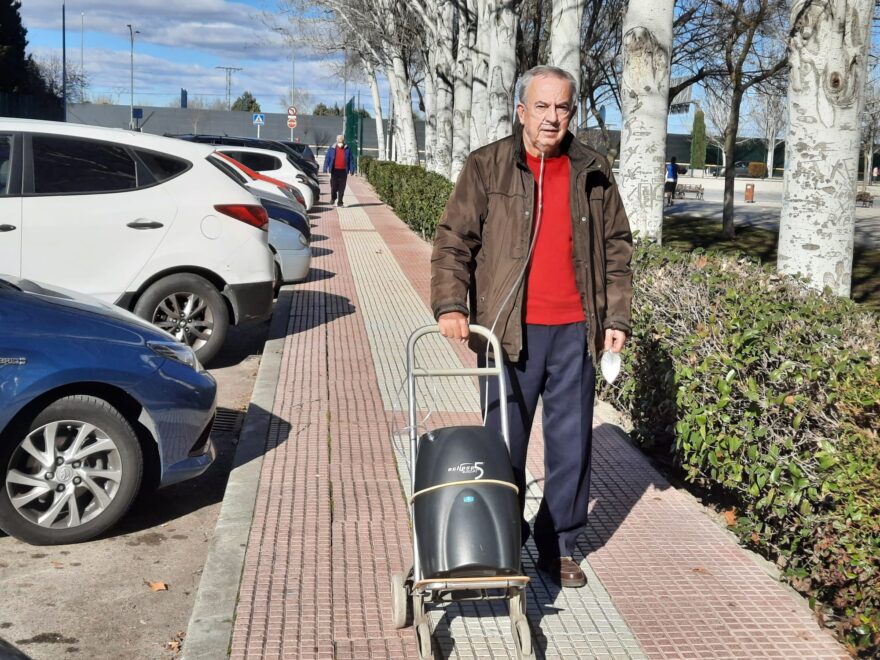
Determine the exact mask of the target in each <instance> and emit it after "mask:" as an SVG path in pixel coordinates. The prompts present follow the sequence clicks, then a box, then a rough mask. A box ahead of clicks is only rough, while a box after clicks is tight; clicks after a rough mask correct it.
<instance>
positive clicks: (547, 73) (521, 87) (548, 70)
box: [516, 64, 577, 107]
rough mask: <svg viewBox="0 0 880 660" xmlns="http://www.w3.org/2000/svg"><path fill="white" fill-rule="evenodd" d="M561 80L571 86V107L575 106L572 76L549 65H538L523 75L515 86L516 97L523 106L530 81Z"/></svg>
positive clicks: (575, 90)
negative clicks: (540, 79)
mask: <svg viewBox="0 0 880 660" xmlns="http://www.w3.org/2000/svg"><path fill="white" fill-rule="evenodd" d="M548 77H549V78H561V79H563V80H567V81H568V83H569V84H570V85H571V99H570V100H571V105H572V107H573V106H575V105H577V81H576V80H575V79H574V76H573V75H571V74H570V73H569V72H568V71H566V70H565V69H560V68H559V67H558V66H549V65H543V64H542V65H540V66H534V67H532V68H531V69H529V70H528V71H526V72H525V73H524V74H522V77H521V78H520V79H519V83H517V86H516V95H517V97H518V98H519V102H520V103H522V104H523V105H525V103H526V92H527V91H528V89H529V85H531V84H532V81H533V80H534V79H535V78H548Z"/></svg>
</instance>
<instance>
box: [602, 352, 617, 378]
mask: <svg viewBox="0 0 880 660" xmlns="http://www.w3.org/2000/svg"><path fill="white" fill-rule="evenodd" d="M599 368H600V369H601V370H602V377H603V378H604V379H605V381H606V382H607V383H608V384H609V385H610V384H611V383H613V382H614V380H615V379H616V378H617V376H618V374H619V373H620V353H612V352H611V351H605V352H604V353H603V354H602V359H601V360H599Z"/></svg>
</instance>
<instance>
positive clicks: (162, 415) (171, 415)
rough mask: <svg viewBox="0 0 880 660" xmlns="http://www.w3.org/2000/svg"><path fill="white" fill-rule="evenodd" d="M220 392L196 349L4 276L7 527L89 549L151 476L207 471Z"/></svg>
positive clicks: (88, 303)
mask: <svg viewBox="0 0 880 660" xmlns="http://www.w3.org/2000/svg"><path fill="white" fill-rule="evenodd" d="M216 395H217V384H216V382H215V381H214V378H213V377H212V376H211V375H210V374H209V373H207V372H206V371H205V370H204V369H203V368H202V366H201V364H199V362H198V360H197V359H196V357H195V353H194V352H193V350H192V349H191V348H190V347H189V346H187V345H185V344H181V343H178V342H177V341H175V340H174V338H173V337H171V335H169V334H167V333H165V332H163V331H162V330H159V329H157V328H156V327H155V326H153V325H151V324H149V323H147V322H146V321H143V320H141V319H140V318H138V317H136V316H134V315H133V314H129V313H128V312H125V311H124V310H121V309H120V308H119V307H115V306H111V305H109V304H104V303H102V302H100V301H98V300H96V299H94V298H91V297H88V296H83V295H80V294H76V293H73V292H70V291H65V290H63V289H58V288H54V287H52V288H49V287H46V286H43V285H40V284H37V283H34V282H31V281H28V280H21V279H17V278H13V277H8V276H0V529H2V530H3V531H4V532H6V533H7V534H9V535H11V536H14V537H16V538H18V539H21V540H22V541H25V542H27V543H33V544H36V545H50V544H59V543H76V542H80V541H85V540H87V539H90V538H93V537H94V536H96V535H98V534H100V533H101V532H103V531H105V530H106V529H108V528H109V527H110V526H111V525H113V524H114V523H116V522H117V521H118V520H119V519H120V518H121V517H122V516H123V515H124V514H125V512H126V511H127V510H128V508H129V507H130V506H131V503H132V502H133V500H134V498H135V496H136V495H137V494H138V491H139V490H140V489H141V487H142V485H144V486H146V485H148V482H149V481H150V479H148V478H147V477H148V476H149V475H150V474H151V473H153V474H154V478H153V480H152V481H153V484H150V485H158V486H160V487H161V486H168V485H170V484H173V483H177V482H179V481H183V480H185V479H190V478H192V477H196V476H198V475H200V474H202V473H203V472H204V471H205V470H206V469H207V468H208V467H209V466H210V465H211V463H212V462H213V460H214V457H215V455H216V452H215V449H214V446H213V444H212V442H211V438H210V433H211V425H212V423H213V419H214V411H215V408H216Z"/></svg>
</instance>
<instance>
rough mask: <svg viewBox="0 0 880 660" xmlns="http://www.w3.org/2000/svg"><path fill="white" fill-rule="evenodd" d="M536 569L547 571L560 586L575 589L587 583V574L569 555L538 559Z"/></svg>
mask: <svg viewBox="0 0 880 660" xmlns="http://www.w3.org/2000/svg"><path fill="white" fill-rule="evenodd" d="M537 566H538V570H539V571H541V572H543V573H547V574H548V575H549V576H550V577H551V578H552V579H553V581H554V582H555V583H556V584H558V585H559V586H560V587H563V588H566V589H577V588H578V587H583V586H584V585H585V584H586V583H587V576H586V575H584V572H583V571H582V570H581V567H580V566H578V565H577V563H575V561H574V560H573V559H572V558H571V557H559V558H553V559H550V560H548V561H545V560H543V559H538V564H537Z"/></svg>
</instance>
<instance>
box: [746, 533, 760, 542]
mask: <svg viewBox="0 0 880 660" xmlns="http://www.w3.org/2000/svg"><path fill="white" fill-rule="evenodd" d="M749 538H751V539H752V543H757V542H758V541H760V540H761V537H760V536H758V532H752V535H751V536H750V537H749Z"/></svg>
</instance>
